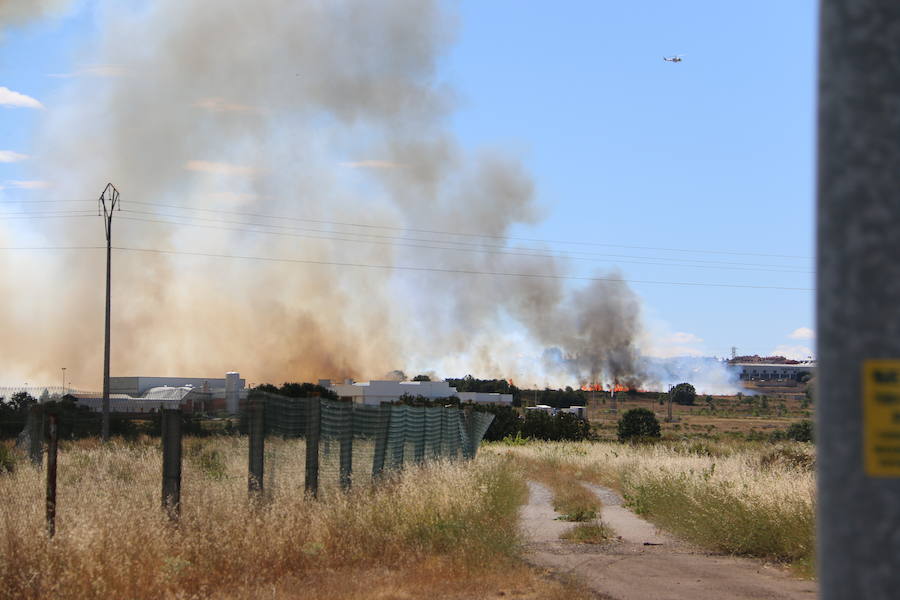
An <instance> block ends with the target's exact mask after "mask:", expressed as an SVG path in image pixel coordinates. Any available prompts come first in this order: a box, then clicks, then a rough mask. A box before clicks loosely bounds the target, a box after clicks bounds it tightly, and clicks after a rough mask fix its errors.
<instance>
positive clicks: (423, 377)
mask: <svg viewBox="0 0 900 600" xmlns="http://www.w3.org/2000/svg"><path fill="white" fill-rule="evenodd" d="M412 380H413V381H431V377H429V376H428V375H416V376H415V377H413V378H412Z"/></svg>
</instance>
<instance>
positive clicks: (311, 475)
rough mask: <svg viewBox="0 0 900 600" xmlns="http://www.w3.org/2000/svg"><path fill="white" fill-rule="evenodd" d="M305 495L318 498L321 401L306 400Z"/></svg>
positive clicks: (314, 399) (318, 399) (314, 398)
mask: <svg viewBox="0 0 900 600" xmlns="http://www.w3.org/2000/svg"><path fill="white" fill-rule="evenodd" d="M306 402H307V404H306V493H308V494H309V495H311V496H312V497H313V498H318V496H319V437H320V434H321V431H322V423H321V417H322V400H321V398H319V397H318V396H314V397H312V398H307V399H306Z"/></svg>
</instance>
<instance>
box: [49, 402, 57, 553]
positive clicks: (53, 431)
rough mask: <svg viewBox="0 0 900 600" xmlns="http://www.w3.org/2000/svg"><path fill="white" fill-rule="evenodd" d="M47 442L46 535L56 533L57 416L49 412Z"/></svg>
mask: <svg viewBox="0 0 900 600" xmlns="http://www.w3.org/2000/svg"><path fill="white" fill-rule="evenodd" d="M48 416H49V430H48V443H47V535H48V536H50V537H53V536H54V535H55V534H56V452H57V447H58V441H59V431H58V428H57V416H56V415H55V414H50V415H48Z"/></svg>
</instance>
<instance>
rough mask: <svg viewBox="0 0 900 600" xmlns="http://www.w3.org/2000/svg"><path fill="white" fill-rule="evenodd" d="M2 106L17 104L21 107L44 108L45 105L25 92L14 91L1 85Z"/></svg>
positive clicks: (0, 99) (0, 102) (0, 100)
mask: <svg viewBox="0 0 900 600" xmlns="http://www.w3.org/2000/svg"><path fill="white" fill-rule="evenodd" d="M0 106H10V107H12V106H17V107H21V108H44V105H43V104H41V103H40V102H38V101H37V100H35V99H34V98H32V97H31V96H26V95H25V94H20V93H19V92H14V91H12V90H11V89H9V88H7V87H3V86H0Z"/></svg>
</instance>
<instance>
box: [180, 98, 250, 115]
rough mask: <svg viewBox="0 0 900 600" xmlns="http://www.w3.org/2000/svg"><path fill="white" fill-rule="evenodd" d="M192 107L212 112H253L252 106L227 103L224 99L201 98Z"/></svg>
mask: <svg viewBox="0 0 900 600" xmlns="http://www.w3.org/2000/svg"><path fill="white" fill-rule="evenodd" d="M193 106H194V107H195V108H202V109H204V110H208V111H212V112H249V111H252V110H254V108H253V107H252V106H247V105H246V104H238V103H236V102H229V101H228V100H226V99H225V98H203V99H201V100H198V101H196V102H194V104H193Z"/></svg>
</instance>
